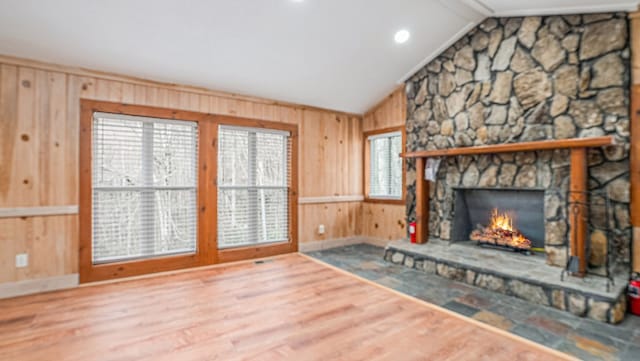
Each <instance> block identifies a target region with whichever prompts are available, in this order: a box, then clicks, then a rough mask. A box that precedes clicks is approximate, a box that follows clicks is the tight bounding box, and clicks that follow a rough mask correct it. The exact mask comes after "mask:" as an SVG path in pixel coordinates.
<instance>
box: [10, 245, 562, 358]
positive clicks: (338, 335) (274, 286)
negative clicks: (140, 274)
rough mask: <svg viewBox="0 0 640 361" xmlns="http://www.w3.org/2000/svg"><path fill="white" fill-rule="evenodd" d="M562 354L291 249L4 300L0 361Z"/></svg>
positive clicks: (549, 356) (476, 356)
mask: <svg viewBox="0 0 640 361" xmlns="http://www.w3.org/2000/svg"><path fill="white" fill-rule="evenodd" d="M560 358H567V359H568V358H569V357H568V356H564V355H562V354H559V353H557V352H555V351H551V350H548V349H545V348H543V347H541V346H538V345H535V344H533V343H531V342H529V341H526V340H524V339H520V338H516V337H514V336H512V335H509V334H507V333H505V332H502V331H499V330H494V329H491V328H488V327H487V326H485V325H481V324H478V323H475V322H474V321H471V320H468V319H463V318H460V317H458V316H456V315H454V314H452V313H449V312H447V311H444V310H441V309H438V308H435V307H434V306H431V305H428V304H426V303H422V302H421V301H417V300H413V299H409V298H408V297H406V296H402V295H400V294H397V293H395V292H393V291H390V290H387V289H383V288H380V287H378V286H375V285H373V284H370V283H368V282H367V281H363V280H360V279H357V278H355V277H353V276H350V275H347V274H345V273H343V272H341V271H338V270H335V269H333V268H332V267H330V266H326V265H323V264H320V263H317V262H316V261H313V260H310V259H308V258H307V257H305V256H302V255H297V254H292V255H287V256H283V257H278V258H274V259H273V260H271V261H267V262H266V263H262V264H254V263H240V264H232V265H226V266H220V267H216V268H210V269H203V270H195V271H189V272H184V273H177V274H172V275H163V276H159V277H153V278H146V279H139V280H132V281H125V282H120V283H112V284H105V285H96V286H90V287H83V288H77V289H73V290H68V291H62V292H55V293H48V294H41V295H34V296H26V297H20V298H14V299H7V300H0V359H1V360H12V361H15V360H245V359H246V360H256V359H260V360H278V359H292V360H330V359H349V360H359V359H367V360H478V359H485V360H492V361H494V360H553V359H560Z"/></svg>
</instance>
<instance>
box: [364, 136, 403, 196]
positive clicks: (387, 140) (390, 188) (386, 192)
mask: <svg viewBox="0 0 640 361" xmlns="http://www.w3.org/2000/svg"><path fill="white" fill-rule="evenodd" d="M402 139H403V137H402V132H401V131H399V130H398V131H391V132H385V133H378V134H372V135H368V136H367V142H368V147H369V149H368V159H369V175H368V177H369V179H368V185H369V186H368V190H367V192H368V193H367V198H369V199H382V200H396V201H397V200H401V199H402V195H403V187H404V185H403V170H402V158H401V157H400V153H402V149H403V148H402Z"/></svg>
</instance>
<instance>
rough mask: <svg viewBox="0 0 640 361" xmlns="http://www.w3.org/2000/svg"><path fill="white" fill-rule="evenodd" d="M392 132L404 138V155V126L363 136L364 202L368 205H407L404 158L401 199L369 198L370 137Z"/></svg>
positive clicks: (404, 142)
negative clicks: (398, 133)
mask: <svg viewBox="0 0 640 361" xmlns="http://www.w3.org/2000/svg"><path fill="white" fill-rule="evenodd" d="M392 132H400V134H401V137H402V139H401V142H402V153H404V152H405V151H406V131H405V127H404V126H397V127H389V128H382V129H376V130H370V131H367V132H364V133H363V136H364V139H363V142H362V143H363V148H364V149H363V154H364V177H363V178H364V201H365V202H366V203H379V204H398V205H404V204H405V199H406V195H407V186H406V183H407V182H406V178H407V168H406V167H407V163H406V160H405V159H404V158H402V195H401V196H400V199H384V198H375V197H369V190H370V184H369V173H370V172H371V169H370V167H369V162H370V159H371V142H370V141H369V137H370V136H373V135H378V134H384V133H392Z"/></svg>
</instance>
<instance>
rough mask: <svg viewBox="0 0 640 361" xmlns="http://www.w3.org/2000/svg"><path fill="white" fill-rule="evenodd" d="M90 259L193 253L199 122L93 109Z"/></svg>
mask: <svg viewBox="0 0 640 361" xmlns="http://www.w3.org/2000/svg"><path fill="white" fill-rule="evenodd" d="M92 139H93V146H92V148H93V166H92V169H93V174H92V182H91V183H92V193H93V211H92V222H93V228H92V229H93V237H92V242H93V244H92V262H93V264H104V263H110V262H118V261H126V260H132V259H143V258H153V257H159V256H167V255H176V254H193V253H195V252H196V241H197V239H196V233H197V224H196V223H197V206H196V198H197V188H196V186H197V180H198V174H197V171H198V167H197V163H198V158H197V152H198V149H197V144H198V123H196V122H188V121H172V120H165V119H158V118H148V117H138V116H129V115H123V114H108V113H94V116H93V137H92Z"/></svg>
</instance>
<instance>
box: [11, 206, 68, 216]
mask: <svg viewBox="0 0 640 361" xmlns="http://www.w3.org/2000/svg"><path fill="white" fill-rule="evenodd" d="M74 214H78V206H77V205H72V206H45V207H11V208H0V218H20V217H44V216H65V215H74Z"/></svg>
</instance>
